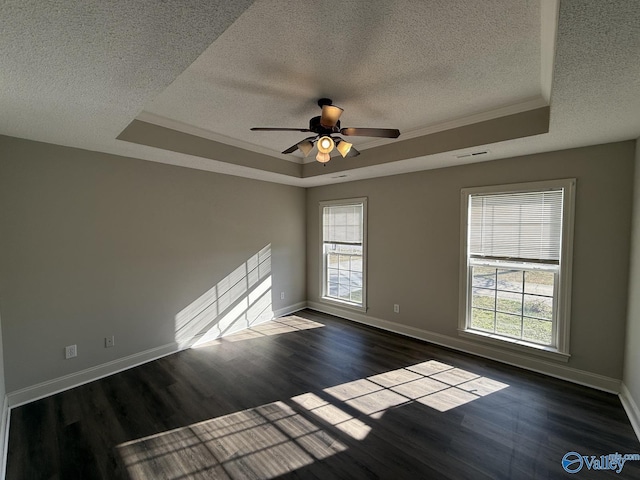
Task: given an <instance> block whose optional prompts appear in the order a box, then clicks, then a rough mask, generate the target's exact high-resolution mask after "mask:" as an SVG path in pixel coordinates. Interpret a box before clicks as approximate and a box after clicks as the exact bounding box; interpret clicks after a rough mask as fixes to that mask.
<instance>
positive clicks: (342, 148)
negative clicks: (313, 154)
mask: <svg viewBox="0 0 640 480" xmlns="http://www.w3.org/2000/svg"><path fill="white" fill-rule="evenodd" d="M351 147H353V144H352V143H349V142H345V141H344V140H340V141H339V142H338V145H336V150H338V152H340V155H342V158H346V156H347V154H348V153H349V151H350V150H351Z"/></svg>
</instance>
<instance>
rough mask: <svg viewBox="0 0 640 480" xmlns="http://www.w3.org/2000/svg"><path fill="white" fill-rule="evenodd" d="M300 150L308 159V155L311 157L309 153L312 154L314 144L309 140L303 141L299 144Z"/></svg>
mask: <svg viewBox="0 0 640 480" xmlns="http://www.w3.org/2000/svg"><path fill="white" fill-rule="evenodd" d="M298 148H299V149H300V151H301V152H302V153H303V155H304V156H305V157H306V156H307V155H309V153H311V150H313V143H312V142H310V141H309V140H303V141H302V142H300V143H299V144H298Z"/></svg>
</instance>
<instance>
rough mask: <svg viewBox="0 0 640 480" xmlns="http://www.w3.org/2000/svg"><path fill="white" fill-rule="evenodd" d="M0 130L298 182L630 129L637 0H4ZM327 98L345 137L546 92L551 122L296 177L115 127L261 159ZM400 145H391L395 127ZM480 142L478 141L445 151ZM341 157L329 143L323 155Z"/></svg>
mask: <svg viewBox="0 0 640 480" xmlns="http://www.w3.org/2000/svg"><path fill="white" fill-rule="evenodd" d="M0 8H1V10H0V65H1V67H0V86H1V88H0V111H1V112H2V115H0V134H4V135H11V136H15V137H21V138H28V139H32V140H38V141H44V142H50V143H56V144H61V145H67V146H74V147H80V148H85V149H89V150H94V151H101V152H107V153H114V154H119V155H125V156H131V157H136V158H142V159H146V160H153V161H159V162H163V163H172V164H177V165H183V166H188V167H193V168H199V169H204V170H210V171H218V172H222V173H229V174H234V175H242V176H247V177H251V178H261V179H265V180H269V181H276V182H281V183H287V184H292V185H300V186H313V185H320V184H326V183H332V182H336V181H348V180H353V179H358V178H369V177H373V176H379V175H390V174H396V173H404V172H410V171H416V170H423V169H428V168H437V167H442V166H447V165H456V164H461V163H466V162H469V161H480V160H492V159H497V158H506V157H512V156H519V155H525V154H529V153H538V152H544V151H550V150H559V149H564V148H572V147H576V146H583V145H593V144H598V143H606V142H612V141H619V140H626V139H634V138H637V137H640V115H639V114H638V112H640V61H639V60H640V2H639V1H637V0H626V1H625V0H612V1H605V0H574V1H565V0H563V1H561V2H560V5H559V6H558V3H557V2H556V1H555V0H483V1H482V2H477V1H473V0H460V1H455V0H440V1H436V0H432V1H418V0H396V1H393V2H389V1H388V0H387V1H378V0H371V1H363V0H351V1H349V0H342V1H334V0H324V1H316V2H301V1H300V0H258V1H256V2H251V1H248V0H245V1H238V0H235V1H231V0H228V1H217V2H214V1H210V0H202V1H192V2H163V1H159V0H157V1H151V0H147V1H137V2H130V1H126V0H121V1H113V2H104V1H100V0H77V1H70V0H57V1H56V0H53V1H48V2H43V1H41V0H18V1H14V0H10V1H4V2H3V3H2V4H1V5H0ZM320 97H330V98H332V99H333V100H334V103H335V104H337V105H339V106H341V107H342V108H344V110H345V111H344V113H343V115H342V118H341V121H342V126H355V127H383V128H399V129H400V131H401V132H402V135H401V136H400V138H399V139H398V140H379V139H370V138H365V137H350V141H351V139H353V143H354V145H356V147H357V148H358V149H360V150H361V151H366V150H368V149H371V152H374V151H375V148H376V147H378V146H380V145H383V144H384V143H392V142H400V141H402V140H404V139H407V138H414V137H419V136H422V135H426V134H429V133H433V132H437V131H443V130H447V129H450V128H454V127H457V126H461V125H468V124H473V123H474V122H478V121H481V120H486V119H491V118H496V117H500V116H502V115H506V114H510V113H517V112H522V111H526V110H531V109H534V108H536V107H540V106H544V105H550V106H551V117H550V126H549V133H545V134H541V135H535V136H532V137H526V138H519V139H515V140H508V141H503V142H499V143H493V144H490V145H485V146H483V145H479V146H478V148H475V147H474V148H466V149H463V150H461V151H454V152H443V153H437V154H435V155H425V156H418V157H415V158H409V159H404V160H400V161H390V162H387V163H384V164H379V165H376V166H371V167H362V168H358V169H348V167H345V171H344V175H346V177H341V178H335V177H337V176H338V175H336V173H335V169H333V170H332V173H331V174H327V175H316V176H313V177H311V178H296V177H293V176H288V175H283V174H280V173H273V171H267V170H266V169H262V168H260V166H257V165H256V166H255V167H254V168H252V167H249V166H246V165H245V166H241V165H238V164H235V163H233V162H231V161H230V160H228V159H226V158H222V157H223V156H222V155H221V156H220V157H219V158H215V157H216V156H215V153H214V155H213V157H214V158H211V157H209V158H204V157H200V156H196V155H187V154H185V153H178V152H175V151H170V150H168V149H160V148H154V147H151V146H145V145H141V144H137V143H132V142H127V141H122V140H117V139H116V137H118V135H119V134H120V133H121V132H122V131H123V130H124V129H125V128H126V127H127V126H128V125H129V124H130V123H131V122H132V121H133V120H135V119H136V118H137V119H138V120H142V121H145V122H149V123H152V124H156V125H159V126H162V127H168V128H170V129H173V130H177V131H180V132H184V133H189V134H195V135H197V136H200V137H203V138H207V139H210V140H214V141H216V142H220V143H224V144H228V145H232V146H234V147H236V148H241V149H244V150H248V151H251V152H258V153H259V154H263V155H267V156H268V157H265V158H270V157H271V158H272V157H275V158H278V159H282V160H284V159H287V160H291V161H293V162H302V161H303V159H302V158H301V157H300V156H295V155H289V156H284V155H281V154H280V153H279V152H280V151H282V150H284V149H285V148H287V147H289V146H290V145H292V144H295V143H297V142H298V141H299V140H301V139H302V138H305V137H306V136H308V134H305V133H290V132H282V133H281V132H278V133H263V132H251V131H250V130H249V128H250V127H252V126H276V127H301V128H305V127H306V126H307V125H308V121H309V118H310V117H312V116H315V115H318V114H319V112H320V110H319V108H318V107H317V105H316V101H317V99H318V98H320ZM399 145H400V144H399ZM476 150H489V152H490V153H489V154H487V155H483V156H482V157H481V158H480V157H478V158H470V157H466V158H462V159H460V158H457V156H458V155H460V154H461V153H465V152H469V151H476ZM339 161H342V162H348V161H349V159H346V160H343V159H340V158H338V159H336V160H332V162H334V163H336V162H339Z"/></svg>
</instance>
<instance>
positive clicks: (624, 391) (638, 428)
mask: <svg viewBox="0 0 640 480" xmlns="http://www.w3.org/2000/svg"><path fill="white" fill-rule="evenodd" d="M618 396H619V397H620V402H622V406H623V407H624V411H625V412H627V417H629V421H630V422H631V426H632V427H633V431H634V432H636V437H638V440H640V407H638V404H637V403H636V401H635V399H634V398H633V396H632V395H631V392H630V391H629V389H628V388H627V386H626V385H625V384H624V383H622V385H621V386H620V394H619V395H618Z"/></svg>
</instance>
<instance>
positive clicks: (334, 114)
mask: <svg viewBox="0 0 640 480" xmlns="http://www.w3.org/2000/svg"><path fill="white" fill-rule="evenodd" d="M343 111H344V110H342V109H341V108H340V107H336V106H335V105H323V106H322V116H321V117H320V125H322V126H323V127H326V128H332V127H335V125H336V123H338V120H339V119H340V115H342V112H343Z"/></svg>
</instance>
